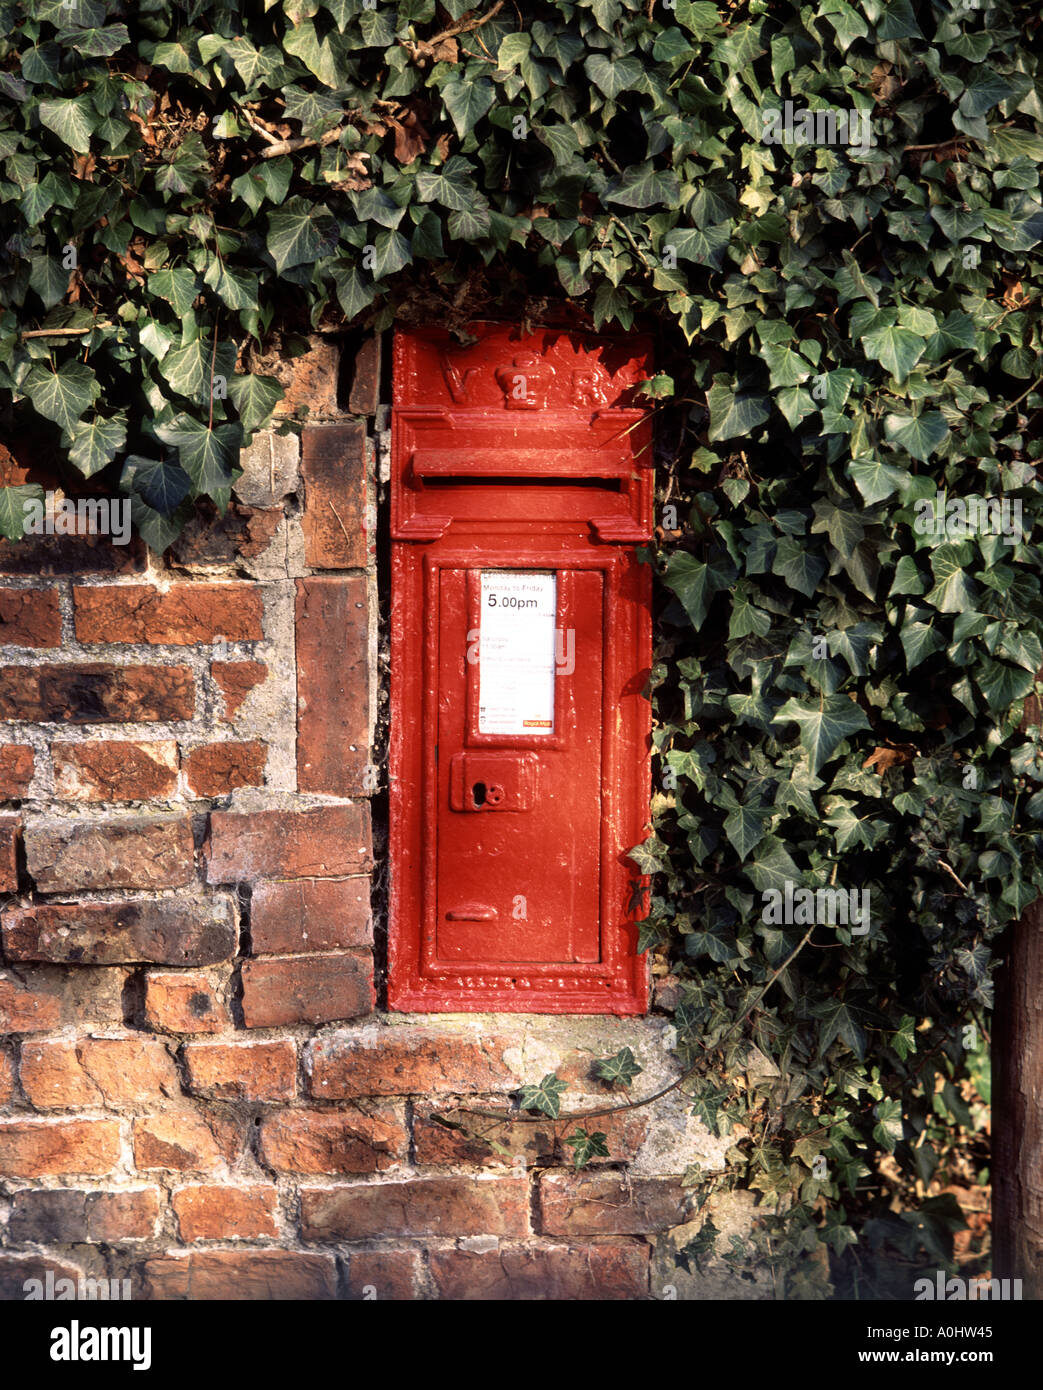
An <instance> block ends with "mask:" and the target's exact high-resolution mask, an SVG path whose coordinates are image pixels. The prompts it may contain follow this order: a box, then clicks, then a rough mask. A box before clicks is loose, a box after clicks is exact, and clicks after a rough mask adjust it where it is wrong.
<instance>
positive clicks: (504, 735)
mask: <svg viewBox="0 0 1043 1390" xmlns="http://www.w3.org/2000/svg"><path fill="white" fill-rule="evenodd" d="M470 332H471V333H472V334H473V335H474V336H475V338H476V341H475V342H474V343H473V344H472V345H470V346H466V347H464V346H460V344H459V343H457V342H456V341H455V340H454V339H451V338H450V337H449V335H448V334H446V333H444V332H437V331H423V332H404V333H400V334H398V335H397V337H396V339H395V356H394V408H393V413H392V478H391V542H392V575H391V584H392V590H391V747H390V815H391V827H390V831H391V839H390V916H389V952H388V954H389V981H388V1000H389V1003H390V1006H391V1007H392V1008H393V1009H401V1010H410V1011H413V1010H416V1011H425V1010H431V1011H447V1010H451V1011H460V1010H465V1011H472V1012H473V1011H485V1010H508V1011H514V1012H534V1013H572V1012H575V1013H607V1014H634V1013H644V1012H645V1009H646V1006H647V978H646V971H645V960H644V957H643V956H639V955H638V953H637V929H636V927H635V925H634V922H635V917H636V916H639V915H640V910H639V909H640V906H641V899H640V897H639V896H638V897H637V898H636V900H635V894H634V886H635V883H636V882H639V881H640V880H639V876H638V874H637V871H636V869H635V866H634V865H633V863H632V862H631V861H630V860H629V859H627V858H626V851H627V850H628V849H629V848H630V847H631V846H633V845H635V844H637V843H639V842H640V841H641V840H642V839H644V838H645V835H646V833H647V819H648V809H649V748H650V739H649V732H650V713H649V705H648V701H647V700H646V699H645V697H644V696H643V694H642V690H643V688H644V685H645V682H646V679H647V677H648V671H649V666H650V662H651V617H650V585H651V580H650V573H649V569H648V567H647V566H646V565H642V564H640V563H639V562H638V560H637V558H636V556H635V554H634V546H635V544H636V543H639V542H642V541H646V540H648V539H649V537H650V535H651V523H652V514H651V507H652V458H651V426H650V421H649V418H648V413H647V411H646V410H644V409H642V408H641V406H640V404H639V400H638V398H637V393H636V391H635V385H636V383H637V382H638V381H640V380H642V379H643V378H645V377H647V376H649V375H650V374H651V355H650V350H649V344H648V342H647V341H646V340H642V339H636V338H628V339H609V338H598V337H588V336H583V335H580V334H573V333H563V332H558V331H552V330H539V331H537V332H535V333H533V334H531V335H527V336H522V335H521V333H520V332H519V331H518V330H516V329H512V328H510V327H506V326H504V325H502V324H474V325H472V326H471V329H470Z"/></svg>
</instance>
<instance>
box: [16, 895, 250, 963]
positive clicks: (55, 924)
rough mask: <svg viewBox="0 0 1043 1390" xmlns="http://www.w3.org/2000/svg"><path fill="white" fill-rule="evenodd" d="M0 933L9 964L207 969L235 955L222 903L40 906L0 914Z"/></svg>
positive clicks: (162, 901) (128, 902)
mask: <svg viewBox="0 0 1043 1390" xmlns="http://www.w3.org/2000/svg"><path fill="white" fill-rule="evenodd" d="M0 928H2V932H3V943H4V951H5V952H6V954H7V956H8V958H9V959H10V960H47V961H56V962H59V961H60V962H68V963H69V964H73V965H116V964H123V963H126V964H132V963H134V962H138V961H146V962H151V963H155V964H157V965H213V964H215V963H216V962H217V961H220V960H227V959H228V957H229V956H231V955H234V953H235V921H234V919H233V916H232V910H231V905H230V903H229V901H228V899H227V898H225V897H224V896H219V897H217V898H215V899H213V900H212V901H209V900H208V901H205V902H193V901H192V900H191V899H189V898H185V897H179V898H155V899H154V898H126V899H124V900H123V901H121V902H111V903H95V902H91V903H43V904H40V905H38V906H36V907H26V908H12V909H10V910H9V911H7V912H5V913H3V914H2V916H0Z"/></svg>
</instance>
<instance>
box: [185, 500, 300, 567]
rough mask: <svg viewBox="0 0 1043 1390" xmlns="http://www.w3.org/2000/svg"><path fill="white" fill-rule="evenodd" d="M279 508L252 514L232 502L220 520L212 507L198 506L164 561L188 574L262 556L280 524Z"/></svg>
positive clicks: (280, 513)
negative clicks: (239, 559) (188, 572)
mask: <svg viewBox="0 0 1043 1390" xmlns="http://www.w3.org/2000/svg"><path fill="white" fill-rule="evenodd" d="M282 518H283V511H282V508H281V507H273V508H271V509H268V510H254V508H252V507H243V506H240V505H239V504H238V503H237V502H235V501H234V500H233V501H232V503H231V504H230V505H229V507H228V508H227V510H226V511H225V513H224V515H223V516H219V515H218V513H217V508H216V507H215V506H214V505H213V503H209V502H208V503H205V504H200V505H198V506H197V507H196V508H195V511H194V513H193V515H192V516H191V517H189V519H188V521H187V523H186V525H185V527H184V530H183V531H182V532H181V534H180V536H178V538H177V540H176V541H174V542H173V544H172V545H171V547H170V549H169V550H168V552H167V556H166V558H167V560H168V561H169V562H170V563H171V564H172V565H174V566H177V567H178V568H182V569H187V570H189V571H192V570H198V569H203V568H209V567H210V566H214V565H221V566H225V565H231V564H234V562H235V559H236V557H237V556H239V555H242V556H243V557H244V558H246V559H252V558H253V557H255V556H257V555H260V554H262V553H263V552H264V551H265V550H266V549H267V547H268V546H269V544H270V543H271V540H272V537H273V536H274V535H275V532H276V531H277V530H278V527H279V523H280V521H282Z"/></svg>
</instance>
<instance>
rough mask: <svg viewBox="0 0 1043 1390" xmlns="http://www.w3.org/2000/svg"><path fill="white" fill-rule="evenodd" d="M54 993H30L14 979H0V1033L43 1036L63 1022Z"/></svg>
mask: <svg viewBox="0 0 1043 1390" xmlns="http://www.w3.org/2000/svg"><path fill="white" fill-rule="evenodd" d="M62 1012H63V1011H62V1001H61V998H60V996H59V995H58V993H57V991H55V990H53V989H51V990H47V991H40V990H36V989H33V988H32V987H30V986H27V985H25V984H23V983H22V981H20V980H18V979H15V978H14V977H13V976H8V975H2V976H0V1033H46V1032H49V1031H50V1029H52V1028H57V1027H58V1026H59V1025H60V1024H61V1023H62V1021H63V1019H62Z"/></svg>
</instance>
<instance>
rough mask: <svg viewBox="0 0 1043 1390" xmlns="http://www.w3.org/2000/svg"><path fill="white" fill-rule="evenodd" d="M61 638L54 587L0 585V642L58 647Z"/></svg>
mask: <svg viewBox="0 0 1043 1390" xmlns="http://www.w3.org/2000/svg"><path fill="white" fill-rule="evenodd" d="M61 641H62V617H61V613H60V612H59V610H58V590H57V589H0V644H3V645H5V646H10V647H59V646H61Z"/></svg>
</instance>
